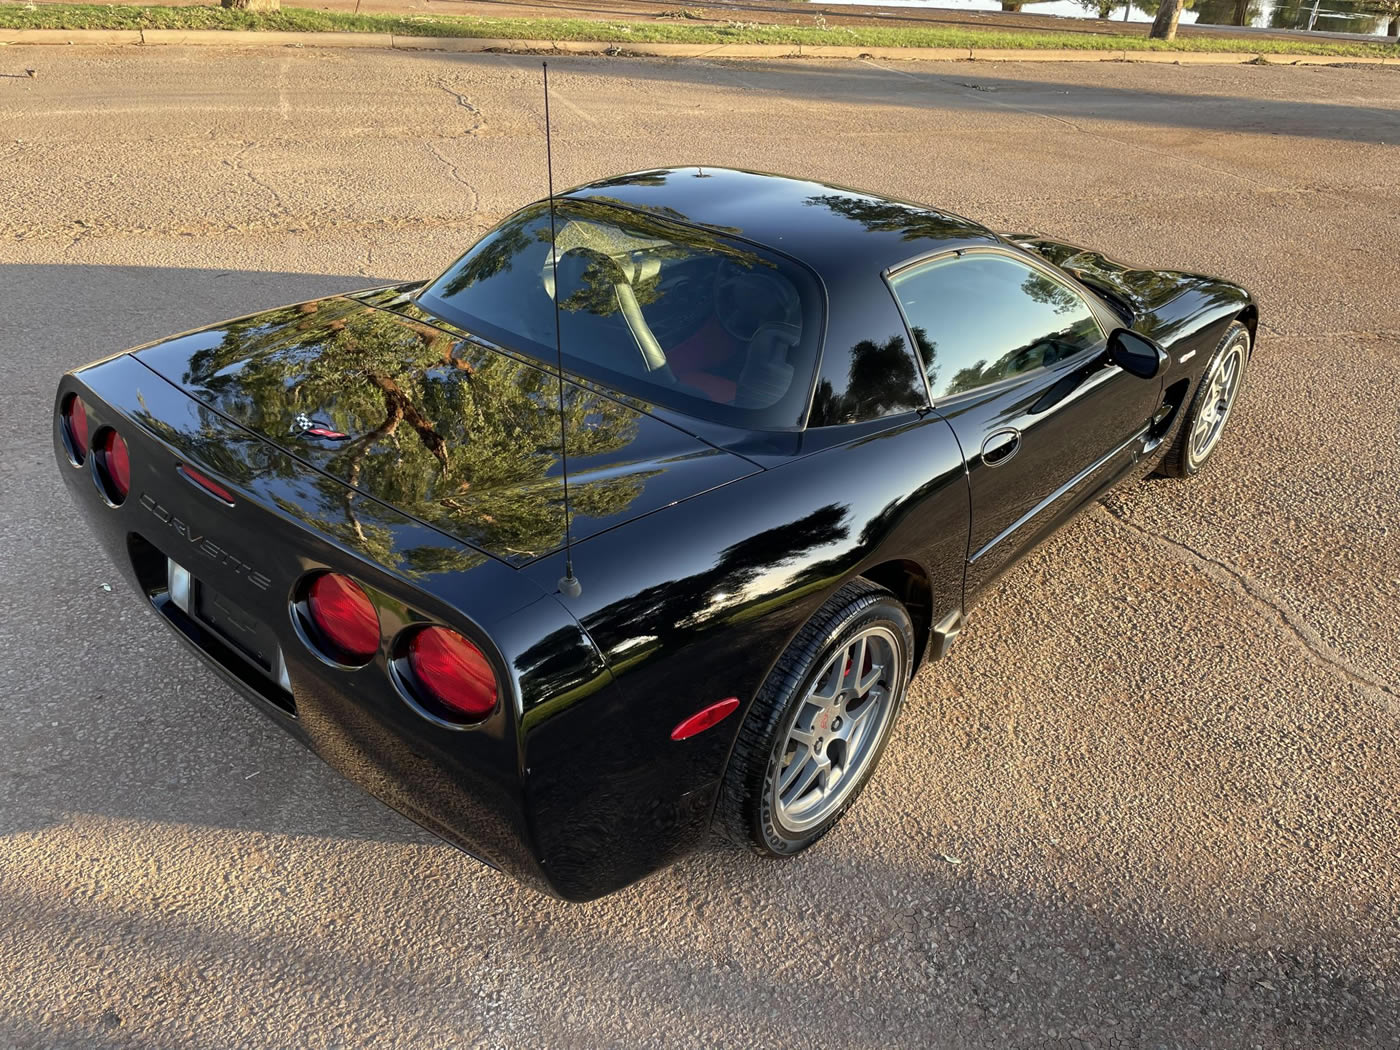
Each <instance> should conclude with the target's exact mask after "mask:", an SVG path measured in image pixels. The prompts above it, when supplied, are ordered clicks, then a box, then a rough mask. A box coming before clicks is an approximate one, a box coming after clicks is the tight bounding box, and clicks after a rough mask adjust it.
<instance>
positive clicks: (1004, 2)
mask: <svg viewBox="0 0 1400 1050" xmlns="http://www.w3.org/2000/svg"><path fill="white" fill-rule="evenodd" d="M1022 2H1023V0H1001V9H1002V10H1003V11H1020V10H1021V4H1022Z"/></svg>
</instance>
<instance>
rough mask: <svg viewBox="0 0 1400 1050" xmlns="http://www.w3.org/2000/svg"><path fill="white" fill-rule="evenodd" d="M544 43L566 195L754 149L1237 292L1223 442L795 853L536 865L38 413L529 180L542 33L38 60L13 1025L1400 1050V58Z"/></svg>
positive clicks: (378, 268)
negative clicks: (147, 532) (429, 822)
mask: <svg viewBox="0 0 1400 1050" xmlns="http://www.w3.org/2000/svg"><path fill="white" fill-rule="evenodd" d="M551 65H552V67H553V68H552V70H551V72H553V73H555V74H556V75H555V76H553V77H551V80H552V81H553V86H554V87H556V88H557V91H558V93H557V95H556V96H555V98H556V99H557V103H556V106H555V116H556V120H557V133H556V139H555V157H556V162H557V165H558V170H557V182H558V184H560V185H567V184H570V183H574V182H578V181H581V180H584V179H587V178H593V177H597V176H602V175H605V174H610V173H615V172H618V171H625V170H631V169H635V168H639V167H646V166H653V165H660V164H666V163H673V162H695V161H699V162H703V163H712V164H728V165H737V166H751V167H758V168H762V169H767V170H776V171H782V172H786V173H792V174H798V175H806V176H814V177H819V178H825V179H830V180H835V181H839V182H844V183H849V184H854V185H858V186H864V187H869V188H872V189H875V190H880V191H885V192H889V193H893V194H897V195H904V196H910V197H914V198H918V199H922V200H927V201H930V202H934V203H937V204H940V205H942V206H945V207H948V208H951V209H952V210H955V211H959V212H962V213H965V214H968V215H971V216H974V217H976V218H979V219H981V220H983V221H985V222H987V223H988V224H990V225H993V226H996V227H999V228H1003V229H1010V228H1016V229H1022V230H1026V229H1031V230H1039V231H1043V232H1045V233H1048V234H1053V235H1058V236H1061V237H1064V238H1067V239H1071V240H1078V241H1082V242H1085V243H1089V244H1092V245H1094V246H1097V247H1100V248H1102V249H1104V250H1107V251H1109V252H1112V253H1115V254H1119V255H1122V256H1124V257H1126V258H1128V259H1130V260H1134V261H1138V262H1140V263H1142V264H1144V265H1172V266H1175V267H1180V268H1186V269H1198V270H1202V271H1206V272H1210V273H1216V274H1221V275H1223V276H1227V277H1230V278H1234V279H1237V280H1240V281H1243V282H1244V283H1245V284H1247V285H1248V286H1250V287H1251V288H1252V289H1254V290H1255V291H1256V292H1257V294H1258V296H1259V299H1260V301H1261V304H1262V305H1261V311H1262V327H1261V335H1260V340H1259V347H1258V351H1257V353H1256V356H1255V358H1254V363H1253V367H1252V370H1251V373H1250V375H1249V381H1248V386H1247V389H1246V392H1245V394H1244V397H1243V400H1242V401H1241V403H1240V404H1239V406H1238V408H1237V410H1236V413H1235V414H1234V416H1233V417H1232V419H1231V422H1230V427H1229V430H1228V432H1227V434H1226V437H1225V440H1224V443H1223V446H1222V448H1221V450H1220V452H1219V454H1218V457H1217V460H1216V461H1215V462H1214V464H1213V465H1212V467H1211V469H1210V470H1209V472H1208V473H1207V474H1205V475H1203V476H1202V477H1200V478H1198V479H1197V480H1195V481H1194V482H1191V483H1185V484H1183V483H1179V482H1168V481H1153V482H1148V483H1145V484H1142V485H1139V486H1136V487H1133V488H1131V489H1128V490H1125V491H1122V492H1119V493H1118V494H1115V495H1113V496H1112V497H1111V498H1110V499H1109V500H1108V502H1107V503H1106V504H1105V505H1103V506H1097V507H1095V508H1093V509H1092V510H1090V511H1089V512H1087V513H1085V514H1084V515H1082V516H1080V517H1079V518H1078V519H1077V520H1076V521H1075V522H1074V523H1072V524H1071V525H1070V526H1069V527H1068V528H1066V529H1065V530H1064V531H1063V532H1062V533H1060V534H1059V535H1057V536H1056V537H1054V538H1053V539H1052V540H1051V541H1049V542H1048V543H1046V544H1045V545H1044V546H1043V547H1042V548H1041V549H1040V550H1039V551H1038V552H1037V553H1035V554H1034V555H1032V556H1031V557H1030V558H1029V559H1028V561H1027V562H1026V563H1025V564H1024V565H1023V566H1021V567H1020V568H1018V569H1017V570H1015V571H1013V572H1012V573H1010V574H1009V575H1008V576H1007V577H1006V578H1005V580H1004V581H1003V582H1002V583H1001V584H1000V585H999V586H998V588H997V589H996V591H995V593H993V594H992V595H991V596H990V597H988V598H987V599H986V601H985V602H984V603H983V604H982V605H981V606H979V607H978V608H977V609H976V610H975V612H974V614H973V617H972V620H971V623H970V626H969V628H968V629H967V631H966V632H964V634H963V636H962V638H961V639H960V641H959V642H958V645H957V646H956V648H955V649H954V651H953V653H952V655H951V658H950V659H949V660H947V661H945V662H942V663H940V664H937V665H933V666H930V667H928V668H926V669H925V670H924V671H923V672H922V673H921V674H920V675H919V677H918V679H917V680H916V682H915V684H914V687H913V692H912V696H911V700H912V702H911V703H910V704H908V705H907V706H906V709H905V713H904V715H903V719H902V722H901V724H900V725H899V727H898V729H897V736H896V739H895V740H894V742H893V744H892V746H891V748H890V749H889V751H888V753H887V755H886V758H885V761H884V764H883V767H882V768H881V770H880V771H879V774H878V775H877V777H876V779H875V780H874V782H873V783H872V785H871V787H870V789H869V790H868V791H867V792H866V794H865V796H864V797H863V798H862V800H861V801H860V803H859V804H858V805H857V806H856V807H855V808H854V810H853V811H852V812H851V813H850V815H849V817H848V819H847V820H846V822H845V824H844V825H843V826H842V828H841V829H840V830H839V831H838V832H836V833H834V834H832V835H830V836H829V837H828V838H827V839H826V840H825V841H824V842H823V843H821V844H820V845H819V846H818V847H817V848H816V849H815V850H814V851H812V852H811V853H809V854H808V855H806V856H805V857H803V858H802V859H800V860H797V861H793V862H788V863H768V862H763V861H760V860H758V859H757V858H753V857H750V856H747V855H745V854H743V853H741V852H739V851H736V850H734V849H731V848H728V847H722V846H719V845H716V846H714V847H713V848H711V849H707V850H705V851H703V852H702V853H700V854H699V855H696V856H693V857H690V858H687V859H685V860H683V861H682V862H680V863H678V864H676V865H675V866H674V867H672V868H670V869H668V870H666V871H664V872H662V873H660V874H658V875H656V876H654V877H652V878H650V879H648V880H647V881H645V882H643V883H641V884H639V885H637V886H635V887H632V888H630V889H628V890H626V891H624V892H622V893H620V894H618V895H616V896H613V897H611V898H607V899H604V900H602V901H599V902H596V903H593V904H590V905H585V906H569V905H564V904H560V903H556V902H552V901H549V900H545V899H541V898H539V897H537V896H535V895H533V894H532V893H531V892H529V891H527V890H524V889H522V888H520V887H517V886H515V885H513V884H511V883H510V882H508V881H506V880H505V879H504V878H502V877H500V876H498V875H496V874H494V873H492V872H490V871H489V870H487V869H484V868H482V867H479V866H477V865H476V864H474V863H473V862H471V861H470V860H468V859H466V858H463V857H462V856H460V855H458V854H457V853H455V852H453V851H452V850H451V849H449V848H448V847H446V846H443V845H440V844H439V843H438V842H436V841H435V840H433V839H432V838H430V837H428V836H427V835H425V834H424V833H422V832H420V831H419V830H418V829H416V828H415V827H413V826H412V825H410V824H408V823H407V822H406V821H404V820H402V819H400V818H399V817H397V816H396V815H395V814H393V813H391V812H389V811H387V810H385V809H383V808H382V807H380V806H379V805H378V803H376V802H374V801H373V800H371V799H370V798H368V797H367V796H365V795H363V794H362V793H361V792H360V791H359V790H358V789H356V788H354V787H353V786H351V785H349V784H347V783H345V782H342V781H341V780H339V779H338V778H337V777H336V776H335V775H333V774H332V773H330V772H329V771H328V770H327V769H325V768H324V767H322V766H321V765H320V764H319V763H318V762H317V761H316V760H315V759H313V758H311V757H310V756H309V755H307V754H305V753H303V752H302V751H301V750H300V749H299V747H298V746H297V745H296V744H294V743H293V742H292V741H291V740H290V739H287V738H285V737H283V736H282V735H281V734H280V733H279V732H278V731H277V730H276V729H275V728H274V727H273V726H271V725H269V724H267V723H265V722H264V720H262V719H261V718H260V717H259V716H257V714H256V713H255V712H253V711H252V710H251V709H250V708H249V707H248V706H247V705H246V704H244V702H243V701H241V700H240V699H238V698H237V697H236V696H235V695H234V694H232V693H231V692H230V691H229V690H228V689H226V688H224V687H223V686H221V685H220V684H218V683H217V682H216V681H215V680H214V679H213V677H212V676H211V675H209V674H207V673H205V672H204V671H203V670H202V669H201V667H200V666H199V665H198V664H197V663H196V661H195V660H194V659H193V658H192V657H191V656H189V655H187V654H186V653H185V652H184V651H183V650H182V649H181V648H179V647H177V644H176V642H175V641H174V640H173V639H171V638H170V637H168V636H167V635H166V634H165V633H164V632H163V631H162V630H160V629H159V628H158V625H157V624H156V622H155V621H154V619H153V618H152V617H151V616H150V615H149V614H148V613H147V612H145V611H144V610H143V609H141V608H140V602H139V601H138V599H137V597H136V596H135V595H133V594H131V593H128V592H127V589H126V587H125V586H124V585H123V584H121V583H120V581H119V577H117V576H116V575H115V574H114V573H113V571H112V569H111V568H110V566H109V565H108V564H107V563H106V562H105V561H104V560H103V558H102V557H101V556H100V555H99V554H98V552H97V550H96V548H95V545H94V544H92V543H91V542H89V540H88V537H87V535H86V534H85V532H84V529H83V528H82V526H81V525H80V524H79V523H78V522H77V520H76V518H75V516H74V514H73V511H72V508H71V506H70V505H69V503H68V500H67V497H66V495H65V494H64V493H63V491H62V490H61V487H60V484H59V481H58V478H57V475H56V473H55V470H54V467H53V465H52V464H51V453H50V450H49V437H48V435H49V413H50V411H51V392H52V390H53V387H54V383H55V381H56V379H57V376H58V374H59V373H60V372H61V371H62V370H63V369H66V368H69V367H73V366H75V365H78V364H81V363H84V362H86V361H88V360H90V359H92V358H95V357H97V356H100V355H103V354H107V353H109V352H112V351H114V350H117V349H120V348H122V347H125V346H128V345H132V344H135V343H137V342H140V341H143V340H146V339H150V338H154V337H156V336H159V335H162V334H166V333H168V332H171V331H177V330H181V329H184V328H188V327H191V326H194V325H196V324H200V323H204V322H212V321H214V320H217V319H219V318H222V317H225V316H229V315H233V314H238V313H244V312H248V311H251V310H254V309H259V308H263V307H268V306H273V305H277V304H280V303H283V302H286V301H290V300H296V299H300V298H309V297H311V296H313V295H316V294H320V293H325V292H329V291H337V290H344V289H349V288H353V287H357V286H364V285H367V284H372V283H375V282H376V281H380V280H387V279H399V278H410V277H418V276H427V275H431V274H434V273H436V272H437V271H439V270H441V269H442V268H443V267H445V265H446V264H447V263H448V262H449V261H450V260H451V259H452V258H454V257H455V256H456V255H457V254H459V253H460V252H461V251H462V250H463V249H464V248H465V247H466V246H467V245H468V244H469V243H470V242H471V241H472V240H473V239H474V238H475V237H476V236H477V235H478V234H480V233H481V232H482V231H484V230H485V229H487V228H488V227H489V226H490V225H491V224H493V223H494V222H496V221H497V220H498V219H499V218H501V217H502V216H503V215H504V214H505V213H507V212H508V211H509V210H511V209H513V208H514V207H516V206H518V205H520V204H521V203H524V202H526V201H528V200H530V199H533V198H535V197H538V196H540V195H542V194H543V192H544V177H543V171H542V167H541V165H542V161H543V144H542V141H541V139H540V129H541V122H540V109H541V107H540V98H539V73H538V61H537V60H536V59H532V58H529V57H524V56H505V55H479V56H447V55H437V54H426V53H387V52H385V53H379V52H359V51H356V52H348V51H346V52H341V51H330V50H326V51H318V50H289V49H272V48H268V49H249V50H232V49H230V50H223V49H214V48H202V49H177V48H151V49H136V48H127V49H112V50H107V51H103V50H95V49H93V50H90V49H83V48H76V47H74V48H61V49H60V48H52V49H49V48H44V49H38V48H35V49H18V48H14V49H6V50H3V51H0V73H10V72H22V69H21V67H23V66H32V67H35V68H36V69H37V74H38V75H37V76H36V77H35V78H34V79H28V78H11V77H6V78H0V355H2V359H3V361H4V365H5V370H6V381H5V382H4V384H3V385H0V425H2V426H3V438H4V440H3V444H0V573H3V576H0V578H3V580H4V581H5V583H6V588H5V597H6V600H5V601H4V602H3V604H0V651H3V653H4V656H3V659H0V715H3V720H4V726H5V729H4V733H3V736H0V740H2V741H3V744H4V746H3V750H0V1046H16V1047H31V1046H33V1047H98V1048H113V1050H115V1048H118V1047H182V1048H183V1047H190V1048H209V1050H213V1048H225V1047H230V1046H238V1047H263V1046H266V1047H285V1046H307V1047H340V1046H346V1047H349V1046H371V1045H372V1046H484V1047H485V1046H490V1047H496V1046H500V1047H536V1046H538V1047H568V1046H577V1047H588V1048H596V1047H612V1046H629V1047H630V1046H646V1047H652V1046H667V1047H689V1046H707V1047H708V1046H735V1047H740V1046H742V1047H770V1046H771V1047H784V1048H786V1047H803V1046H811V1047H870V1048H877V1047H878V1048H886V1047H921V1048H924V1047H928V1048H963V1047H967V1048H1004V1047H1009V1048H1013V1050H1029V1048H1037V1050H1038V1048H1070V1047H1073V1048H1077V1050H1104V1048H1108V1047H1116V1048H1131V1050H1137V1048H1148V1047H1152V1048H1156V1047H1170V1048H1175V1047H1184V1048H1201V1047H1230V1048H1237V1047H1258V1048H1275V1047H1289V1048H1292V1047H1297V1048H1309V1050H1312V1048H1324V1047H1337V1048H1342V1047H1345V1048H1357V1047H1365V1048H1369V1047H1395V1046H1397V1045H1400V1003H1397V996H1400V894H1398V893H1397V890H1398V889H1400V873H1397V861H1396V849H1397V842H1400V803H1397V791H1398V790H1400V757H1397V744H1398V743H1400V739H1397V738H1398V737H1400V733H1397V712H1400V685H1397V683H1398V682H1400V657H1397V654H1396V644H1395V643H1396V636H1397V623H1398V622H1400V613H1397V609H1400V555H1397V551H1396V541H1397V538H1400V495H1397V488H1398V487H1400V485H1398V484H1397V482H1400V419H1398V418H1397V404H1400V304H1398V303H1397V298H1396V289H1397V288H1400V261H1398V260H1400V251H1397V249H1400V244H1397V240H1400V233H1398V230H1400V227H1398V226H1397V217H1396V212H1397V199H1398V197H1397V187H1400V150H1397V145H1396V144H1397V142H1400V75H1397V74H1396V71H1394V70H1387V69H1369V68H1367V69H1341V68H1334V69H1326V68H1277V67H1255V66H1231V67H1225V66H1203V67H1191V66H1183V67H1175V66H1160V65H1151V66H1139V65H1119V64H1086V65H1083V66H1074V65H1034V64H1012V65H984V64H976V65H973V64H965V63H958V64H929V65H921V64H912V63H910V64H897V65H896V64H880V63H874V62H850V63H819V62H796V61H783V62H773V63H726V64H718V63H706V62H664V61H656V62H643V61H629V60H602V59H598V60H581V59H579V60H573V59H564V58H561V59H558V60H556V61H554V62H552V63H551ZM109 587H110V590H109V589H108V588H109Z"/></svg>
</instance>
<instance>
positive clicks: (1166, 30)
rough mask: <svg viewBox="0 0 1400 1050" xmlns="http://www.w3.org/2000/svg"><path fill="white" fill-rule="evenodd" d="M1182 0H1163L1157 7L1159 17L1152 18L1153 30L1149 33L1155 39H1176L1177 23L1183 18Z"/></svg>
mask: <svg viewBox="0 0 1400 1050" xmlns="http://www.w3.org/2000/svg"><path fill="white" fill-rule="evenodd" d="M1181 4H1182V0H1162V6H1161V7H1159V8H1157V17H1156V18H1154V19H1153V20H1152V32H1150V33H1148V34H1147V35H1148V36H1149V37H1151V38H1152V39H1153V40H1175V39H1176V24H1177V22H1179V21H1180V20H1181Z"/></svg>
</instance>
